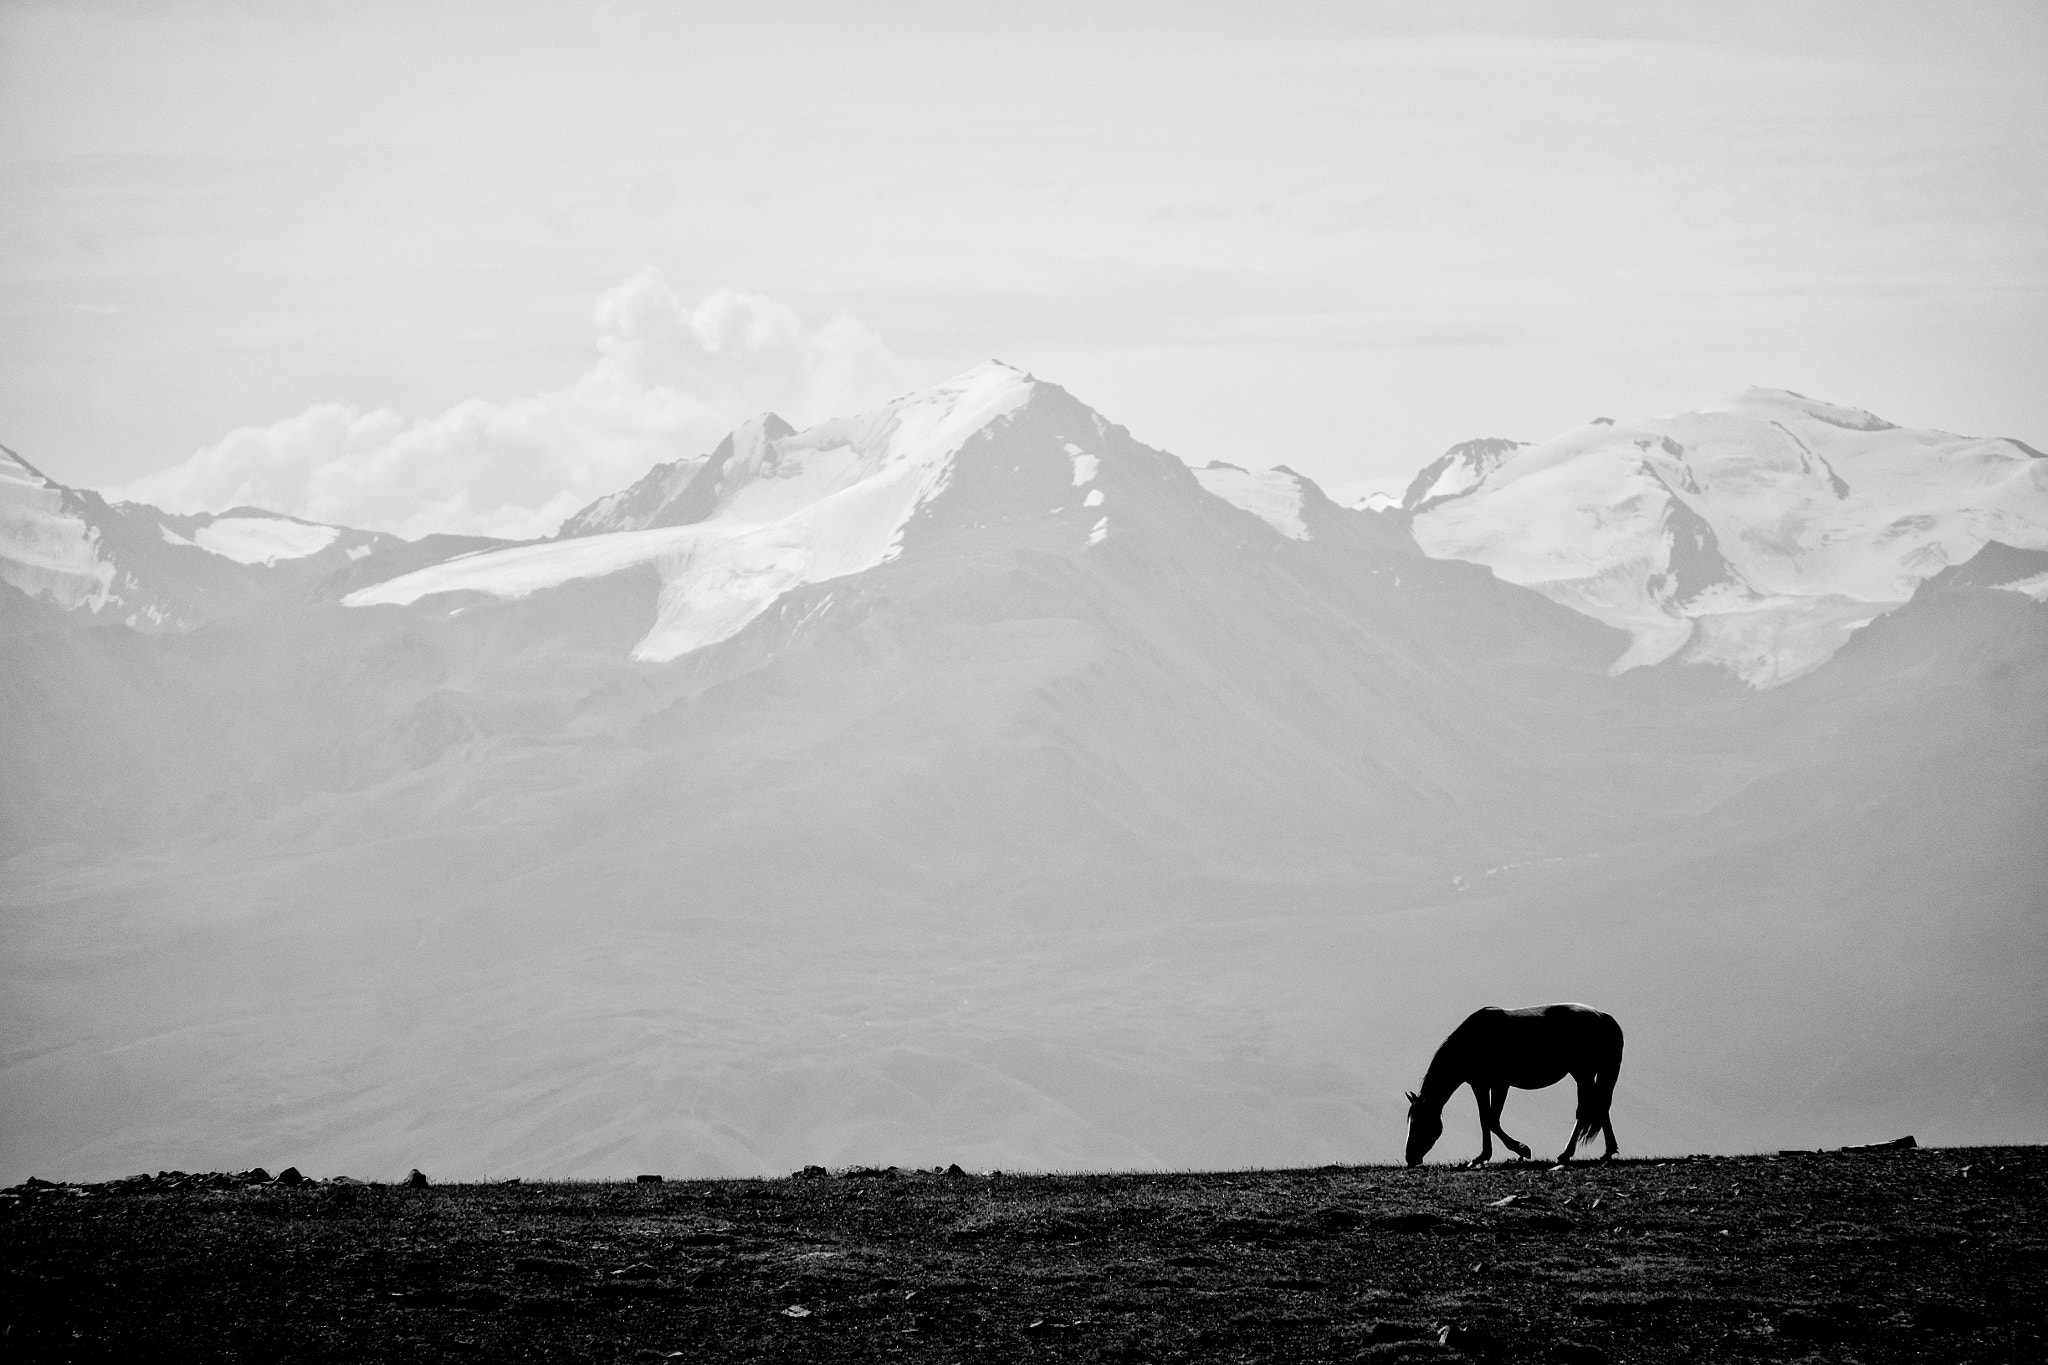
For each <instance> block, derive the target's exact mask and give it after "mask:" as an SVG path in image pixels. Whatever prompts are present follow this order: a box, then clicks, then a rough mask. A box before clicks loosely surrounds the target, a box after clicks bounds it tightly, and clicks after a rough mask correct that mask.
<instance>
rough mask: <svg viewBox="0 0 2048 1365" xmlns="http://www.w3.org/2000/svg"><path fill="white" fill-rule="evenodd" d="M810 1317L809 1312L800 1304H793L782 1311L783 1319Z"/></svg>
mask: <svg viewBox="0 0 2048 1365" xmlns="http://www.w3.org/2000/svg"><path fill="white" fill-rule="evenodd" d="M810 1315H811V1310H810V1309H808V1308H806V1307H804V1306H803V1305H802V1304H800V1303H793V1304H791V1305H790V1306H789V1307H787V1308H785V1309H783V1310H782V1316H784V1317H785V1318H807V1317H809V1316H810Z"/></svg>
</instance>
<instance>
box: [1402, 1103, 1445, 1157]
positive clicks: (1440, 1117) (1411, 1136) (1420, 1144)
mask: <svg viewBox="0 0 2048 1365" xmlns="http://www.w3.org/2000/svg"><path fill="white" fill-rule="evenodd" d="M1443 1135H1444V1111H1443V1109H1442V1108H1441V1107H1438V1108H1435V1109H1432V1108H1430V1107H1429V1106H1428V1105H1426V1104H1424V1103H1423V1102H1422V1097H1421V1096H1420V1095H1418V1094H1416V1093H1415V1092H1414V1091H1413V1090H1411V1091H1409V1092H1408V1164H1409V1165H1410V1166H1420V1165H1421V1164H1422V1158H1424V1157H1425V1156H1428V1155H1429V1149H1430V1148H1432V1147H1434V1146H1436V1140H1437V1139H1438V1138H1440V1137H1442V1136H1443Z"/></svg>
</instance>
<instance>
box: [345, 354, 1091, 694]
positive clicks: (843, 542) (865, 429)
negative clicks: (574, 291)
mask: <svg viewBox="0 0 2048 1365" xmlns="http://www.w3.org/2000/svg"><path fill="white" fill-rule="evenodd" d="M1039 387H1040V386H1039V385H1038V383H1037V381H1035V380H1034V379H1033V378H1032V377H1031V376H1030V375H1028V374H1026V373H1024V372H1023V371H1022V370H1019V369H1016V368H1014V367H1012V366H1009V365H1004V364H1001V363H1000V362H996V361H991V362H988V363H987V364H983V365H978V366H975V367H974V368H972V369H970V370H967V371H966V372H964V373H962V374H960V375H957V376H955V377H954V378H953V379H951V380H948V381H947V382H945V383H943V384H938V385H935V386H933V387H931V388H928V389H923V390H919V391H918V392H916V393H913V394H910V395H908V396H907V397H904V398H901V399H898V400H897V401H895V402H893V403H890V404H887V405H886V406H884V407H881V408H878V409H876V410H874V411H873V412H869V413H865V414H862V415H860V416H856V417H847V418H839V419H836V420H833V421H827V422H822V423H820V424H819V425H817V426H814V427H811V428H810V429H809V430H807V431H802V432H798V431H795V430H793V429H792V428H791V427H790V426H789V424H788V423H786V422H784V421H782V420H781V419H780V418H778V417H776V416H774V415H773V414H766V415H764V416H762V417H760V418H757V419H755V420H754V421H753V422H750V423H748V424H747V425H745V426H743V427H741V428H740V429H739V430H738V431H736V432H734V433H733V434H732V435H731V436H728V437H727V438H726V439H725V440H724V441H723V442H722V443H721V444H720V445H719V447H718V449H717V450H715V451H714V452H712V454H711V455H710V456H709V457H707V458H705V459H703V460H701V461H696V462H679V463H678V464H677V465H664V466H661V467H659V468H657V469H656V470H654V471H652V472H651V473H650V474H649V475H648V476H647V478H645V479H643V480H641V481H640V483H638V484H635V485H634V486H633V487H632V488H630V489H627V490H625V491H624V492H622V493H619V494H616V495H613V496H612V497H610V498H605V499H601V500H599V501H598V502H596V503H594V504H592V505H591V506H590V507H589V508H586V509H584V511H582V512H579V513H578V514H577V515H576V516H575V517H573V518H571V519H570V521H569V522H568V523H567V524H566V525H565V526H564V528H563V537H562V538H559V539H557V540H555V541H552V542H548V543H544V544H537V545H522V546H517V547H513V548H510V549H503V550H497V551H493V552H490V553H486V554H480V555H472V556H467V557H465V558H462V559H458V560H453V561H449V562H447V563H443V564H437V565H432V566H430V567H428V568H425V569H421V570H419V571H417V572H414V573H410V574H406V575H404V576H402V577H399V578H396V579H393V580H390V581H387V582H384V583H380V584H376V585H374V586H372V587H368V588H363V589H360V590H358V591H356V592H354V593H351V594H350V595H349V596H348V597H346V598H344V599H343V600H344V602H345V604H346V605H348V606H352V607H368V606H377V605H406V604H410V603H412V602H416V601H418V600H420V599H421V598H423V597H428V596H431V595H435V594H441V593H455V592H481V593H486V594H489V595H491V596H495V597H500V598H519V597H525V596H527V595H528V594H531V593H533V592H537V591H540V590H542V589H547V588H553V587H556V586H559V585H561V584H563V583H567V582H570V581H572V580H576V579H589V578H602V577H608V576H610V575H614V574H618V573H621V572H625V571H627V570H632V569H637V568H641V567H651V568H652V569H653V570H654V572H655V573H656V574H657V575H658V576H659V578H660V580H661V585H662V586H661V596H660V604H659V607H658V609H657V615H656V619H655V621H654V623H653V625H652V627H651V628H650V629H649V631H648V632H647V634H646V636H645V637H644V638H643V639H642V640H641V641H640V643H639V645H638V646H637V647H636V648H635V649H634V651H633V657H634V658H635V659H638V660H641V661H642V662H650V663H660V662H663V661H665V660H669V659H673V658H676V657H678V656H679V655H682V654H686V653H689V652H690V651H692V650H696V649H701V648H703V647H705V646H707V645H711V644H716V643H717V642H719V641H721V640H725V639H728V638H730V637H731V636H732V635H734V634H736V633H738V632H739V631H740V630H741V629H743V628H744V627H745V626H746V625H747V624H748V623H749V622H750V621H752V620H754V619H755V618H756V617H757V616H759V615H760V614H761V613H762V612H763V611H765V610H767V608H768V607H769V606H770V605H772V604H773V603H774V602H775V601H776V599H777V598H779V597H781V596H782V595H783V594H784V593H786V592H788V591H790V590H791V589H793V588H796V587H799V586H802V585H804V584H809V583H822V582H826V581H829V580H831V579H836V578H844V577H846V576H848V575H851V574H857V573H860V572H862V571H864V570H867V569H871V568H874V567H875V566H877V565H879V564H882V563H885V562H887V561H889V560H891V559H893V558H895V557H896V556H897V555H898V554H899V553H901V551H902V549H903V544H904V536H905V533H906V530H907V529H908V527H909V525H910V523H911V521H912V520H913V518H916V517H918V516H919V515H920V514H924V515H930V513H931V510H932V508H933V505H934V504H935V502H936V501H937V500H938V499H939V498H940V496H941V495H942V494H944V493H945V492H946V491H947V490H948V489H949V487H951V486H952V484H953V483H954V479H955V474H956V472H957V468H958V463H959V461H960V459H961V453H962V451H963V450H964V449H965V448H967V447H968V446H969V445H970V443H972V442H973V441H975V440H976V439H977V438H980V437H983V436H984V435H985V434H986V433H988V432H989V431H990V430H991V429H992V428H994V427H996V426H998V425H1000V424H1002V423H1003V422H1004V421H1005V420H1006V419H1008V418H1009V417H1010V416H1011V415H1012V414H1013V413H1015V412H1016V411H1017V410H1018V409H1019V408H1020V407H1022V406H1023V405H1024V404H1025V403H1026V402H1027V401H1029V400H1030V399H1031V398H1032V396H1033V394H1034V392H1036V391H1037V390H1038V389H1039ZM1096 459H1097V457H1095V456H1092V455H1089V454H1087V453H1086V452H1085V451H1082V450H1080V449H1079V447H1074V448H1073V449H1072V450H1070V451H1069V452H1068V453H1067V455H1066V456H1063V457H1061V459H1060V460H1059V462H1058V463H1059V465H1060V468H1059V469H1058V470H1057V471H1056V473H1057V475H1058V481H1059V482H1060V483H1062V484H1064V485H1065V487H1066V489H1067V490H1068V491H1070V492H1071V493H1072V497H1071V498H1070V499H1067V500H1068V501H1072V502H1074V503H1076V504H1078V505H1080V506H1084V507H1088V508H1093V507H1097V506H1099V505H1100V504H1101V502H1102V496H1101V494H1100V492H1099V490H1089V489H1085V488H1083V487H1082V486H1083V485H1085V484H1088V483H1090V482H1092V480H1093V478H1094V473H1093V471H1094V469H1095V467H1096ZM1012 472H1013V473H1016V474H1019V475H1023V474H1024V472H1025V471H1024V466H1023V465H1022V464H1019V465H1018V466H1017V468H1016V470H1014V471H1012ZM685 475H686V476H685ZM1036 496H1038V495H1036V494H1034V497H1036ZM1054 510H1057V509H1054ZM1106 529H1107V519H1106V518H1105V517H1101V516H1096V517H1093V518H1092V519H1091V530H1090V532H1089V534H1090V535H1092V536H1093V537H1094V538H1095V539H1097V540H1099V539H1100V538H1101V537H1100V535H1099V534H1096V533H1097V532H1102V531H1106Z"/></svg>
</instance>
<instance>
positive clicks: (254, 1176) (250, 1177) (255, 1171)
mask: <svg viewBox="0 0 2048 1365" xmlns="http://www.w3.org/2000/svg"><path fill="white" fill-rule="evenodd" d="M235 1179H237V1180H239V1181H241V1182H242V1183H243V1184H244V1185H268V1184H269V1183H270V1172H268V1171H266V1170H264V1169H263V1168H262V1167H261V1166H251V1167H250V1168H249V1169H248V1170H246V1171H243V1172H242V1173H241V1174H240V1175H238V1176H236V1177H235Z"/></svg>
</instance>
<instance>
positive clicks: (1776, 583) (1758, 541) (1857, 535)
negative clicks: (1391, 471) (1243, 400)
mask: <svg viewBox="0 0 2048 1365" xmlns="http://www.w3.org/2000/svg"><path fill="white" fill-rule="evenodd" d="M1406 502H1407V506H1408V509H1409V511H1410V515H1411V516H1412V522H1411V525H1412V529H1413V532H1414V536H1415V539H1416V542H1417V543H1418V544H1419V545H1420V546H1421V547H1422V549H1423V551H1424V552H1425V553H1427V554H1429V555H1431V556H1434V557H1436V558H1439V559H1461V560H1467V561H1470V562H1474V563H1479V564H1484V565H1487V566H1488V567H1489V568H1491V569H1492V570H1493V571H1494V573H1495V574H1497V575H1498V576H1499V577H1501V578H1503V579H1506V580H1507V581H1508V582H1510V583H1517V584H1520V585H1522V586H1524V587H1528V588H1533V589H1535V590H1536V591H1537V592H1540V593H1542V594H1544V595H1545V596H1546V597H1549V598H1551V599H1552V600H1554V601H1557V602H1560V603H1563V604H1564V605H1565V606H1568V607H1571V608H1573V609H1575V610H1577V611H1581V612H1584V613H1585V614H1587V615H1588V616H1591V617H1594V618H1595V619H1596V620H1600V621H1604V622H1606V623H1607V624H1609V625H1612V626H1617V627H1619V628H1620V629H1622V630H1625V631H1627V632H1628V633H1629V634H1630V635H1631V636H1632V637H1633V642H1632V643H1631V644H1630V646H1629V648H1628V649H1627V651H1626V652H1625V653H1623V654H1622V656H1621V657H1620V658H1619V659H1617V660H1616V661H1615V663H1614V671H1615V672H1621V671H1624V670H1627V669H1630V668H1636V667H1640V666H1642V665H1645V664H1654V663H1658V662H1660V661H1662V660H1665V659H1670V658H1674V657H1676V658H1678V659H1681V660H1684V661H1686V662H1693V663H1708V664H1716V665H1719V666H1721V667H1723V668H1726V669H1727V670H1729V671H1730V672H1732V673H1734V674H1735V675H1736V676H1737V677H1739V678H1741V679H1742V680H1743V681H1745V682H1747V683H1749V684H1750V685H1751V686H1754V687H1759V688H1761V687H1770V686H1773V685H1775V684H1777V683H1782V682H1786V681H1788V680H1790V679H1792V678H1796V677H1799V676H1800V675H1802V674H1804V673H1807V672H1810V671H1812V670H1813V669H1815V668H1817V667H1819V666H1820V665H1821V664H1822V663H1824V662H1826V660H1827V659H1828V658H1830V657H1831V656H1832V655H1833V654H1834V653H1835V651H1836V650H1838V649H1840V648H1841V646H1842V645H1843V643H1844V642H1845V641H1847V640H1848V638H1849V636H1850V635H1851V634H1852V633H1853V632H1854V631H1856V630H1857V629H1858V628H1860V627H1861V626H1863V625H1865V624H1867V623H1868V622H1870V621H1871V620H1873V619H1875V618H1876V617H1878V616H1880V615H1883V614H1884V613H1886V612H1888V611H1891V610H1892V609H1894V608H1896V607H1899V606H1901V605H1903V604H1904V603H1905V602H1906V601H1907V600H1908V599H1909V598H1911V597H1912V596H1913V593H1914V590H1915V589H1916V588H1917V587H1918V586H1919V584H1920V583H1921V582H1922V581H1923V580H1925V579H1927V578H1930V577H1932V576H1933V575H1935V574H1937V573H1939V572H1940V571H1941V570H1943V569H1945V568H1947V567H1948V566H1950V565H1952V564H1959V563H1961V562H1963V561H1964V560H1967V559H1969V558H1970V557H1971V556H1973V555H1975V554H1976V553H1977V552H1978V551H1979V550H1981V549H1983V548H1984V546H1985V544H1986V543H1987V542H1991V541H1999V542H2002V543H2004V544H2007V545H2011V546H2015V547H2018V548H2021V549H2027V550H2043V549H2048V458H2043V457H2042V455H2041V454H2040V452H2038V451H2035V450H2032V449H2030V448H2028V447H2027V446H2025V445H2022V444H2021V443H2019V442H2017V441H2010V440H1996V439H1978V438H1973V437H1964V436H1952V435H1949V434H1948V433H1946V432H1939V431H1912V430H1907V429H1905V428H1902V427H1897V426H1894V425H1893V424H1891V423H1890V422H1887V421H1884V420H1883V419H1882V418H1879V417H1876V416H1873V415H1872V414H1870V413H1868V412H1864V411H1861V410H1860V409H1856V408H1845V407H1837V406H1834V405H1832V404H1828V403H1822V402H1817V401H1815V400H1813V399H1810V398H1806V397H1804V396H1802V395H1800V394H1796V393H1791V392H1787V391H1785V390H1781V389H1760V388H1757V389H1749V390H1747V391H1745V392H1743V393H1741V394H1738V395H1736V396H1735V397H1734V398H1731V399H1729V400H1728V401H1727V402H1725V403H1721V404H1718V405H1715V406H1712V407H1709V408H1705V409H1702V410H1700V411H1698V412H1689V413H1680V414H1678V415H1676V416H1670V417H1660V418H1655V419H1652V420H1649V421H1644V422H1636V423H1631V424H1625V425H1617V424H1614V423H1611V422H1606V421H1600V422H1594V423H1589V424H1587V425H1585V426H1582V427H1576V428H1573V429H1572V430H1570V431H1566V432H1564V433H1562V434H1560V435H1558V436H1555V437H1552V438H1551V439H1550V440H1548V441H1544V442H1542V443H1540V444H1537V445H1527V446H1516V445H1513V444H1512V443H1510V442H1503V441H1485V442H1470V443H1467V445H1466V446H1461V447H1457V448H1454V449H1453V451H1451V452H1450V453H1449V454H1447V455H1445V456H1444V457H1442V458H1441V459H1439V460H1438V461H1436V462H1435V463H1434V464H1432V465H1430V466H1428V467H1427V468H1425V469H1424V470H1423V471H1422V473H1421V474H1420V475H1418V476H1417V479H1416V481H1415V484H1414V485H1413V486H1412V487H1411V489H1410V492H1409V497H1408V498H1407V500H1406Z"/></svg>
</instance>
